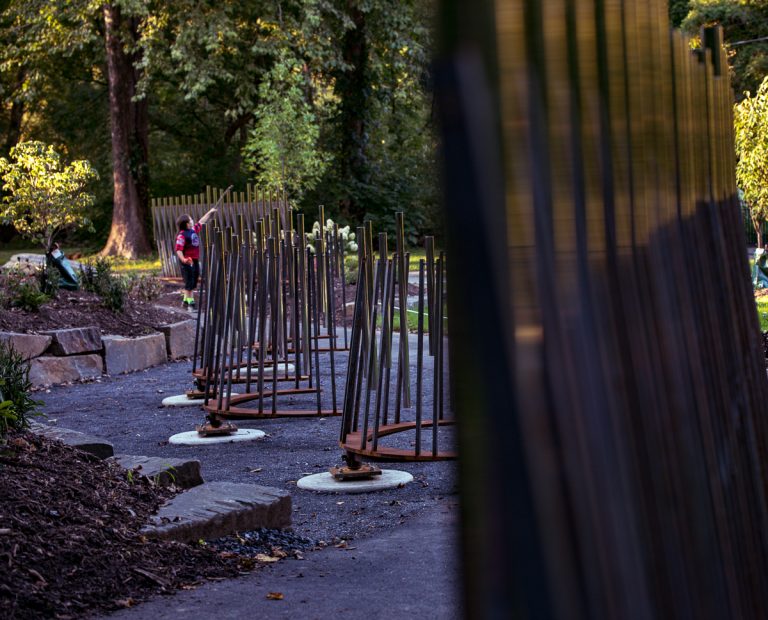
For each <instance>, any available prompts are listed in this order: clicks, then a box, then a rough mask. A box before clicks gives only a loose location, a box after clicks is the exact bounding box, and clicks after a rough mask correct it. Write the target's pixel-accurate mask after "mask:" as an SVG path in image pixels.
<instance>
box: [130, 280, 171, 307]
mask: <svg viewBox="0 0 768 620" xmlns="http://www.w3.org/2000/svg"><path fill="white" fill-rule="evenodd" d="M127 292H128V296H129V297H133V298H134V299H138V300H139V301H146V302H152V301H155V300H156V299H157V298H158V297H160V295H162V293H163V283H162V281H161V280H160V278H157V277H156V276H152V275H146V274H142V275H140V276H132V277H131V278H130V279H129V280H128V282H127Z"/></svg>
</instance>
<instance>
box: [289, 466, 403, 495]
mask: <svg viewBox="0 0 768 620" xmlns="http://www.w3.org/2000/svg"><path fill="white" fill-rule="evenodd" d="M412 480H413V476H412V475H411V474H409V473H408V472H407V471H398V470H396V469H382V470H381V476H374V477H373V478H371V479H370V480H350V481H347V482H339V481H338V480H336V479H334V478H333V476H331V474H329V473H328V472H323V473H322V474H312V475H311V476H304V477H303V478H301V479H299V481H298V482H297V483H296V486H298V487H299V488H300V489H304V490H306V491H320V492H322V493H371V492H373V491H384V490H386V489H394V488H397V487H399V486H402V485H405V484H408V483H409V482H411V481H412Z"/></svg>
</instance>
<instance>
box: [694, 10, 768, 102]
mask: <svg viewBox="0 0 768 620" xmlns="http://www.w3.org/2000/svg"><path fill="white" fill-rule="evenodd" d="M688 4H689V6H690V12H689V13H688V15H687V16H686V17H685V19H684V20H683V22H682V23H681V28H682V30H684V31H685V32H688V33H689V34H691V35H692V36H698V35H699V30H700V29H701V27H702V26H710V25H715V24H720V25H721V26H722V27H723V38H724V41H725V46H726V49H727V51H728V64H729V66H730V73H731V83H732V85H733V90H734V93H735V94H736V99H737V100H741V99H742V98H743V97H744V94H745V92H747V91H749V92H753V93H754V92H756V91H757V89H758V87H759V86H760V83H761V82H762V81H763V78H764V77H765V76H766V75H768V39H766V40H755V39H763V38H765V37H768V2H766V1H765V0H758V1H749V2H746V1H744V0H690V2H689V3H688ZM734 44H735V45H734Z"/></svg>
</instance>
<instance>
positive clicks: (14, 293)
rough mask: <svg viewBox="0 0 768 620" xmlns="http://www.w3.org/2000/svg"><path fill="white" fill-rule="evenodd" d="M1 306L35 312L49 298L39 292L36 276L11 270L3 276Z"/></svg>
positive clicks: (38, 282) (38, 281)
mask: <svg viewBox="0 0 768 620" xmlns="http://www.w3.org/2000/svg"><path fill="white" fill-rule="evenodd" d="M2 288H3V289H4V293H3V304H4V305H9V306H15V307H17V308H21V309H22V310H26V311H28V312H37V311H38V310H39V309H40V306H42V305H43V304H44V303H45V302H46V301H48V300H49V299H50V298H49V297H48V295H46V294H45V293H44V292H43V291H41V290H40V279H39V277H38V276H37V275H32V274H28V273H25V272H24V271H22V270H20V269H12V270H10V271H8V272H7V273H6V274H5V275H4V276H3V282H2Z"/></svg>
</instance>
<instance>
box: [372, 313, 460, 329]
mask: <svg viewBox="0 0 768 620" xmlns="http://www.w3.org/2000/svg"><path fill="white" fill-rule="evenodd" d="M405 315H406V318H407V320H408V331H409V332H412V333H414V334H415V333H416V332H418V331H419V313H418V311H416V310H406V313H405ZM381 318H382V317H381V315H378V316H377V317H376V327H379V328H380V327H381V325H382V320H381ZM392 324H393V329H394V331H399V330H400V310H395V316H394V317H393V321H392ZM428 332H429V313H427V312H425V313H424V333H425V334H426V333H428ZM443 333H446V334H447V333H448V319H447V318H443Z"/></svg>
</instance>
